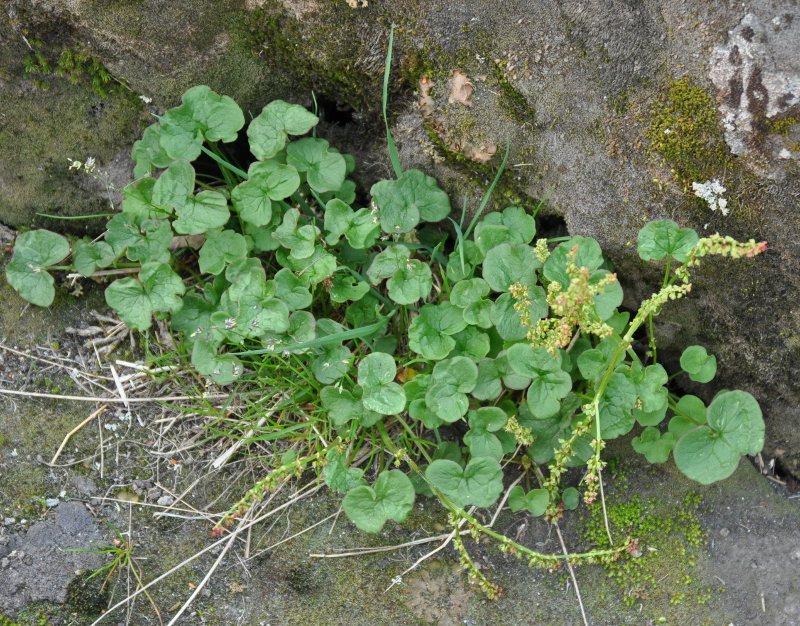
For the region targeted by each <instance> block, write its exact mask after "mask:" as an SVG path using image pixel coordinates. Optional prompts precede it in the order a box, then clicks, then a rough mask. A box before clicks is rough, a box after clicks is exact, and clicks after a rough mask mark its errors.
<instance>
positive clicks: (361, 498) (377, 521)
mask: <svg viewBox="0 0 800 626" xmlns="http://www.w3.org/2000/svg"><path fill="white" fill-rule="evenodd" d="M413 506H414V485H412V484H411V479H410V478H409V477H408V476H406V475H405V474H404V473H403V472H401V471H400V470H396V469H395V470H389V471H385V472H381V473H380V475H379V476H378V480H376V481H375V484H374V485H373V486H372V487H368V486H366V485H362V486H360V487H356V488H354V489H351V490H350V491H348V492H347V495H346V496H345V497H344V500H343V501H342V508H344V512H345V513H346V514H347V517H349V518H350V519H351V520H352V521H353V523H354V524H355V525H356V526H358V527H359V528H360V529H361V530H363V531H365V532H368V533H376V532H378V531H379V530H380V529H381V528H383V525H384V524H385V523H386V520H387V519H392V520H394V521H396V522H403V521H405V519H406V517H408V514H409V512H410V511H411V508H412V507H413Z"/></svg>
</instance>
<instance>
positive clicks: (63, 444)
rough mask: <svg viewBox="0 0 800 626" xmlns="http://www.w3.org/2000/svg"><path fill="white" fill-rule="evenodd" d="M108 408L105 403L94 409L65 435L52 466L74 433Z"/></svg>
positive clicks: (54, 456) (51, 462)
mask: <svg viewBox="0 0 800 626" xmlns="http://www.w3.org/2000/svg"><path fill="white" fill-rule="evenodd" d="M23 395H24V394H23ZM107 408H108V405H107V404H104V405H103V406H101V407H100V408H99V409H97V410H96V411H94V412H93V413H92V414H91V415H89V417H87V418H86V419H85V420H83V421H82V422H81V423H80V424H78V425H77V426H76V427H75V428H73V429H72V430H71V431H69V432H68V433H67V435H66V437H64V440H63V441H62V442H61V445H60V446H58V450H56V453H55V454H54V455H53V458H52V459H51V460H50V465H51V466H52V465H54V464H55V462H56V461H57V460H58V457H59V456H61V452H62V450H64V446H66V445H67V442H68V441H69V438H70V437H72V435H74V434H75V433H77V432H78V431H79V430H80V429H81V428H83V427H84V426H86V424H88V423H89V422H91V421H92V420H93V419H94V418H95V417H97V416H98V415H100V414H101V413H102V412H103V411H105V410H106V409H107Z"/></svg>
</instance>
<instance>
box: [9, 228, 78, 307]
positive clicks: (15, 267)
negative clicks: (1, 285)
mask: <svg viewBox="0 0 800 626" xmlns="http://www.w3.org/2000/svg"><path fill="white" fill-rule="evenodd" d="M68 254H69V242H68V241H67V240H66V239H65V238H64V237H62V236H61V235H57V234H56V233H53V232H51V231H49V230H31V231H28V232H27V233H23V234H21V235H20V236H19V237H17V240H16V242H15V244H14V256H13V258H12V259H11V262H10V263H9V264H8V266H6V278H8V283H9V284H10V285H11V286H12V287H13V288H14V289H15V290H16V291H18V292H19V294H20V295H21V296H22V297H23V298H25V299H26V300H27V301H28V302H30V303H32V304H35V305H37V306H50V304H52V302H53V299H54V298H55V293H56V292H55V287H54V286H53V284H54V281H53V277H52V276H51V275H50V274H49V273H48V272H47V271H45V268H47V266H49V265H55V264H56V263H58V262H59V261H61V260H62V259H64V258H65V257H66V256H67V255H68Z"/></svg>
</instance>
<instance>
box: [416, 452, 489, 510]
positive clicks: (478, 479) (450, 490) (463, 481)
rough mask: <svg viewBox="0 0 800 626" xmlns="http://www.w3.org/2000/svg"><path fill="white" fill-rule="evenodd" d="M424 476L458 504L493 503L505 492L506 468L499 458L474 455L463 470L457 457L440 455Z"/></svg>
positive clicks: (484, 505)
mask: <svg viewBox="0 0 800 626" xmlns="http://www.w3.org/2000/svg"><path fill="white" fill-rule="evenodd" d="M425 476H426V477H427V478H428V480H430V481H431V482H432V483H433V485H434V486H435V487H436V488H437V489H439V490H440V491H441V492H442V493H444V495H446V496H447V497H448V498H449V499H450V500H452V501H453V504H455V505H456V506H459V507H463V506H466V505H467V504H474V505H475V506H479V507H487V506H491V505H492V504H494V503H495V502H496V501H497V498H499V497H500V494H501V493H502V492H503V470H502V469H501V468H500V464H499V463H498V462H497V460H495V459H491V458H487V457H477V458H473V459H472V460H471V461H470V462H469V463H468V464H467V466H466V467H465V468H464V469H463V470H462V469H461V466H460V465H459V464H458V463H455V462H454V461H450V460H447V459H437V460H436V461H433V462H432V463H431V464H430V465H429V466H428V468H427V469H426V470H425Z"/></svg>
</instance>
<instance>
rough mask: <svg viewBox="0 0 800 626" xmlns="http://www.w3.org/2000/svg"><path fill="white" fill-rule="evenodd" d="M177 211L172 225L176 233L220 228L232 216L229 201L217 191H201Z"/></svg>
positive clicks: (200, 231)
mask: <svg viewBox="0 0 800 626" xmlns="http://www.w3.org/2000/svg"><path fill="white" fill-rule="evenodd" d="M159 180H160V179H159ZM175 212H176V214H177V215H178V219H176V220H175V221H174V222H173V223H172V226H173V228H174V229H175V232H176V233H181V234H184V235H199V234H201V233H204V232H206V231H207V230H211V229H212V228H219V227H220V226H224V225H225V224H226V223H227V222H228V219H229V218H230V212H229V211H228V201H227V200H226V199H225V196H223V195H222V194H221V193H219V192H217V191H201V192H200V193H198V194H197V195H196V196H194V197H193V198H188V199H187V203H186V204H185V205H183V206H180V207H177V208H176V210H175Z"/></svg>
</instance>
